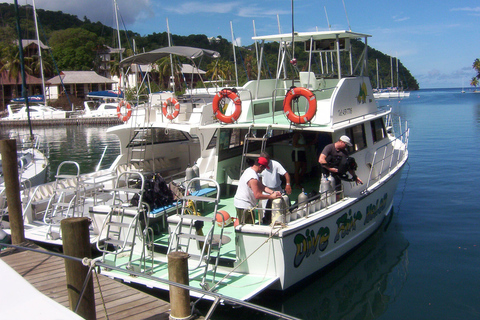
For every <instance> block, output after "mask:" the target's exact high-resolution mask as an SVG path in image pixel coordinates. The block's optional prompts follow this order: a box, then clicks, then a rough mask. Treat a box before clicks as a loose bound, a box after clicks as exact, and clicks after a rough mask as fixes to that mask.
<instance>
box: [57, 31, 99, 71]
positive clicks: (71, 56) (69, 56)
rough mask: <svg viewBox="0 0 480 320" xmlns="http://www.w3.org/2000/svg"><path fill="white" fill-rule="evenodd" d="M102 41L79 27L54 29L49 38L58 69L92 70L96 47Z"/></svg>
mask: <svg viewBox="0 0 480 320" xmlns="http://www.w3.org/2000/svg"><path fill="white" fill-rule="evenodd" d="M102 42H103V39H102V38H99V37H98V36H97V35H96V34H95V33H93V32H90V31H87V30H85V29H81V28H69V29H66V30H62V31H55V32H54V33H52V36H51V38H50V46H51V48H52V52H53V56H54V57H55V60H56V61H57V64H58V68H59V69H60V70H77V71H78V70H92V69H93V68H94V65H95V55H96V49H97V48H98V46H99V45H101V44H102Z"/></svg>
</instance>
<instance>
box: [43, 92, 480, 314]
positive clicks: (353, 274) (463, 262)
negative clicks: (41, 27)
mask: <svg viewBox="0 0 480 320" xmlns="http://www.w3.org/2000/svg"><path fill="white" fill-rule="evenodd" d="M380 104H381V105H382V106H385V105H390V106H391V107H392V108H393V111H394V113H396V114H399V115H401V117H402V118H403V119H404V120H408V122H409V125H410V128H411V131H410V142H409V152H410V159H409V162H408V165H407V166H406V167H405V170H404V172H403V177H402V180H401V181H400V184H399V187H398V190H397V193H396V196H395V202H394V214H393V215H392V216H391V217H390V218H389V219H388V221H386V222H385V224H384V226H383V227H382V228H381V229H380V230H379V232H377V233H376V234H374V236H372V237H371V238H369V239H368V241H367V242H365V243H364V244H362V245H361V246H360V247H359V248H358V249H357V250H356V251H355V252H354V253H353V254H351V255H349V256H348V257H346V258H345V259H343V260H342V261H340V262H339V263H337V264H335V265H334V266H332V267H330V268H329V269H328V270H325V271H323V272H322V274H320V275H317V276H315V277H313V278H311V279H308V281H305V282H304V283H301V284H299V285H298V286H297V287H296V288H294V290H291V291H289V292H287V293H286V294H284V295H282V296H278V295H275V294H272V293H266V294H264V295H262V296H261V297H260V298H259V299H257V300H256V301H254V302H255V303H258V304H261V305H264V306H267V307H270V308H273V309H276V310H280V311H284V312H286V313H287V314H290V315H294V316H297V317H299V318H303V319H329V320H331V319H342V320H343V319H356V320H363V319H401V320H405V319H409V320H410V319H445V320H446V319H448V320H450V319H462V320H465V319H480V275H479V271H480V222H479V220H480V219H479V218H480V205H479V202H478V201H479V200H478V199H479V191H478V187H477V186H478V184H480V165H479V159H480V149H479V147H478V146H479V145H480V94H473V93H468V92H467V93H465V94H461V93H460V89H437V90H420V91H418V92H412V94H411V96H410V98H408V99H404V100H401V101H398V100H382V101H380ZM105 129H106V128H105V127H60V128H46V129H40V130H35V132H36V133H39V134H40V135H43V136H44V137H45V141H44V142H45V145H46V146H48V148H49V152H50V161H51V164H52V168H54V169H56V166H58V164H59V163H60V162H61V161H63V160H67V159H68V160H74V161H79V162H80V163H81V168H82V172H88V171H91V170H93V169H94V168H95V166H96V165H97V163H98V161H99V159H100V157H101V154H102V152H103V149H104V147H105V146H106V145H108V150H107V155H106V158H105V160H104V162H103V163H104V164H109V163H111V162H112V161H113V160H114V158H115V156H116V155H117V154H118V141H117V139H116V137H115V136H111V135H107V134H106V133H105ZM52 171H54V170H52ZM53 175H54V172H51V174H50V176H51V177H52V176H53ZM217 311H219V312H218V313H216V315H217V318H220V319H245V318H251V319H267V317H262V316H261V315H259V314H256V313H253V312H249V311H247V310H243V309H233V311H232V309H230V308H221V309H219V310H217Z"/></svg>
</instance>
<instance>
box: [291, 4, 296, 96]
mask: <svg viewBox="0 0 480 320" xmlns="http://www.w3.org/2000/svg"><path fill="white" fill-rule="evenodd" d="M294 22H295V21H294V12H293V0H292V61H291V62H292V66H293V69H294V73H295V65H296V64H297V60H296V59H295V23H294ZM294 85H295V77H294V76H292V87H293V86H294Z"/></svg>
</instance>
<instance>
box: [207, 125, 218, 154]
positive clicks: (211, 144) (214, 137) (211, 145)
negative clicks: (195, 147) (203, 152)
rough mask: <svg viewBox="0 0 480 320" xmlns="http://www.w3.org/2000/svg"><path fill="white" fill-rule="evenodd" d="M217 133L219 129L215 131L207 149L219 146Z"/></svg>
mask: <svg viewBox="0 0 480 320" xmlns="http://www.w3.org/2000/svg"><path fill="white" fill-rule="evenodd" d="M217 133H218V130H216V131H215V133H214V134H213V136H212V139H210V142H209V143H208V146H207V150H209V149H213V148H215V147H216V146H217Z"/></svg>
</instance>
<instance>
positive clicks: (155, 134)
mask: <svg viewBox="0 0 480 320" xmlns="http://www.w3.org/2000/svg"><path fill="white" fill-rule="evenodd" d="M188 140H189V139H188V137H187V134H186V133H185V132H182V131H179V130H172V129H168V130H166V129H164V128H157V129H150V130H146V131H145V132H143V131H138V132H137V133H136V134H135V136H134V137H133V138H132V140H130V143H129V145H128V146H129V147H133V146H140V145H145V144H160V143H170V142H180V141H188Z"/></svg>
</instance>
